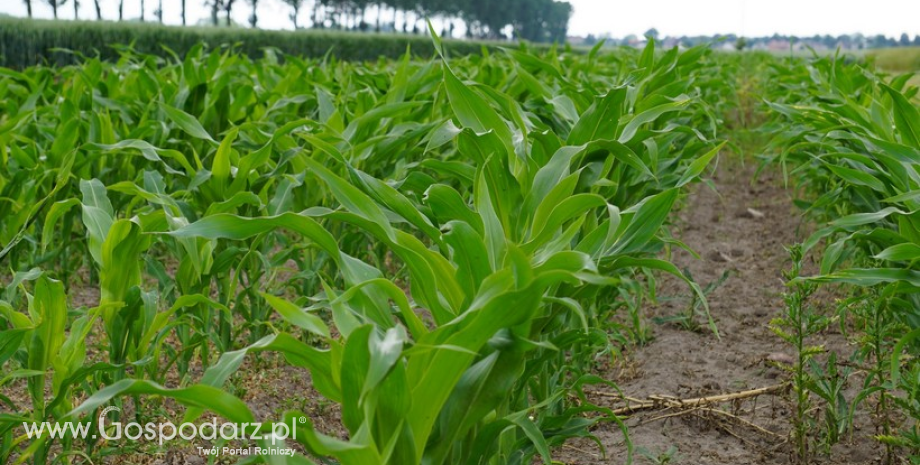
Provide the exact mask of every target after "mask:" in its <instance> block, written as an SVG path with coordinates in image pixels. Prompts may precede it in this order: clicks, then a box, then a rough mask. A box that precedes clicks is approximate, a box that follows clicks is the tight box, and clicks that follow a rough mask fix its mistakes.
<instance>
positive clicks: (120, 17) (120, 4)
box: [118, 0, 125, 21]
mask: <svg viewBox="0 0 920 465" xmlns="http://www.w3.org/2000/svg"><path fill="white" fill-rule="evenodd" d="M124 13H125V0H118V20H119V21H121V20H123V19H124V18H125V15H124Z"/></svg>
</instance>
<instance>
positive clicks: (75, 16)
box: [73, 0, 80, 20]
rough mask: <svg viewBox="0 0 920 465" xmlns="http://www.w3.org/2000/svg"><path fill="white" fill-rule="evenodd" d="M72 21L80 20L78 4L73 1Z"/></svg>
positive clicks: (75, 0)
mask: <svg viewBox="0 0 920 465" xmlns="http://www.w3.org/2000/svg"><path fill="white" fill-rule="evenodd" d="M73 19H74V20H77V19H80V2H79V1H77V0H73Z"/></svg>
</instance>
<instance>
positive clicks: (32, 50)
mask: <svg viewBox="0 0 920 465" xmlns="http://www.w3.org/2000/svg"><path fill="white" fill-rule="evenodd" d="M202 42H203V43H205V44H207V45H208V46H210V47H218V46H221V45H235V46H236V49H237V50H239V51H240V52H242V53H245V54H247V55H249V56H251V57H253V58H255V57H259V56H261V55H262V53H263V52H262V50H263V49H264V48H265V47H274V48H277V49H278V50H280V51H281V52H283V53H286V54H291V55H298V56H305V57H322V56H323V55H325V54H326V53H327V52H328V51H330V50H332V53H333V54H335V56H336V57H338V58H339V59H342V60H376V59H378V58H379V57H389V58H393V57H398V56H400V55H402V54H404V53H405V52H406V46H410V47H411V50H412V52H413V53H414V54H416V55H419V56H423V57H428V56H431V55H432V54H433V53H434V47H433V45H432V43H431V39H429V38H428V37H427V36H413V35H398V34H375V33H358V32H340V31H314V30H308V31H267V30H261V29H244V28H239V27H232V28H228V27H191V26H187V27H180V26H163V25H159V24H152V23H133V22H132V23H125V22H121V23H118V22H108V21H103V22H99V21H47V20H26V19H0V66H5V67H8V68H23V67H27V66H32V65H36V64H41V63H47V64H53V65H58V66H61V65H68V64H74V63H76V62H78V61H79V57H78V56H77V55H75V54H74V53H69V52H63V51H55V49H66V50H71V51H73V52H77V53H78V54H82V55H86V56H99V57H100V58H102V59H109V60H111V59H118V57H119V54H118V48H117V47H113V46H114V45H119V44H120V45H126V44H131V43H133V44H134V49H135V50H137V51H138V52H142V53H151V54H157V55H165V51H164V50H163V46H165V47H168V48H169V49H171V50H173V51H175V52H176V53H178V54H179V55H180V56H182V55H184V54H185V52H186V51H187V50H189V49H190V48H191V47H193V46H194V45H196V44H198V43H202ZM498 45H505V46H508V45H509V44H508V43H498V42H472V41H461V40H454V41H449V45H448V48H449V50H450V52H451V53H452V54H457V55H464V54H473V53H481V51H482V47H483V46H485V47H489V48H493V47H496V46H498Z"/></svg>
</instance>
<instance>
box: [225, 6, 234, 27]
mask: <svg viewBox="0 0 920 465" xmlns="http://www.w3.org/2000/svg"><path fill="white" fill-rule="evenodd" d="M234 1H235V0H225V3H224V11H225V12H226V13H227V26H230V25H231V24H233V22H232V20H231V19H230V13H231V12H232V11H233V2H234Z"/></svg>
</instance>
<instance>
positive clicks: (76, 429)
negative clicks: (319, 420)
mask: <svg viewBox="0 0 920 465" xmlns="http://www.w3.org/2000/svg"><path fill="white" fill-rule="evenodd" d="M120 411H121V409H119V408H118V407H107V408H105V409H103V410H102V412H101V413H100V414H99V421H98V422H97V425H98V428H97V430H96V431H92V428H91V424H90V423H75V422H69V421H68V422H61V423H57V422H41V423H35V422H33V423H29V422H23V424H22V427H23V428H24V429H25V432H26V436H27V437H28V438H29V439H39V438H42V437H45V436H47V437H50V438H51V439H57V438H65V437H71V438H80V439H88V438H92V439H99V438H102V439H105V440H107V441H118V440H123V439H127V440H129V441H142V440H143V441H156V442H157V443H158V444H160V445H162V444H163V443H164V442H166V441H171V440H174V439H176V438H181V439H185V440H187V441H191V440H195V439H203V440H207V441H213V440H216V439H223V440H226V441H232V440H251V441H258V440H262V439H268V440H273V441H275V440H284V439H288V438H292V439H297V427H296V426H297V423H301V424H303V423H306V418H305V417H300V418H292V419H291V423H290V424H287V423H283V422H280V423H272V424H270V425H266V424H263V423H223V422H218V421H217V418H212V419H211V421H206V422H204V423H202V424H195V423H189V422H185V423H182V424H180V425H179V426H176V425H175V424H174V423H172V422H166V423H153V422H150V423H144V424H141V423H137V422H129V423H121V422H111V423H109V424H106V421H105V420H106V417H107V415H109V414H110V413H112V412H120Z"/></svg>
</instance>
